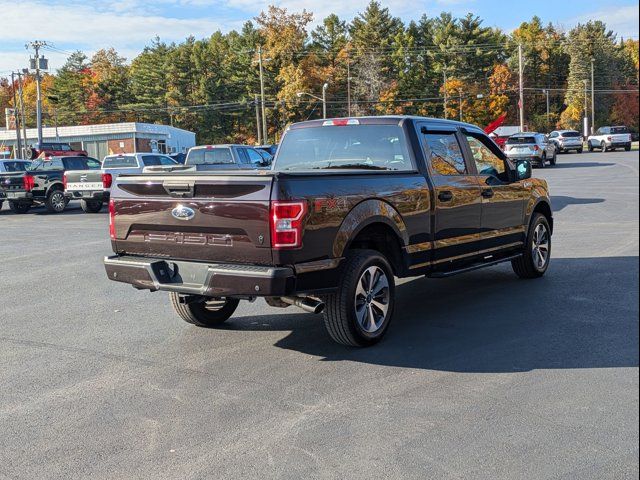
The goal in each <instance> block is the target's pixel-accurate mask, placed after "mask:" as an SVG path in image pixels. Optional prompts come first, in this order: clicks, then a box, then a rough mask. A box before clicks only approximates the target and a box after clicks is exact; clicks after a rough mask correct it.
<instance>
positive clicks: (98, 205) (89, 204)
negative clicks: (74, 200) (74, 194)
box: [80, 200, 102, 213]
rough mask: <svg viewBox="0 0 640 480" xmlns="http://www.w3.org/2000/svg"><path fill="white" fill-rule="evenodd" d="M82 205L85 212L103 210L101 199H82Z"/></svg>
mask: <svg viewBox="0 0 640 480" xmlns="http://www.w3.org/2000/svg"><path fill="white" fill-rule="evenodd" d="M80 206H81V207H82V211H83V212H85V213H98V212H99V211H100V210H102V202H101V201H100V200H80Z"/></svg>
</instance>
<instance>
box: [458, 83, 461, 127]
mask: <svg viewBox="0 0 640 480" xmlns="http://www.w3.org/2000/svg"><path fill="white" fill-rule="evenodd" d="M458 93H460V100H459V102H458V107H459V109H460V121H462V90H460V91H459V92H458Z"/></svg>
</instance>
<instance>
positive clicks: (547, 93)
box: [542, 88, 551, 129]
mask: <svg viewBox="0 0 640 480" xmlns="http://www.w3.org/2000/svg"><path fill="white" fill-rule="evenodd" d="M542 93H544V94H545V95H546V96H547V129H549V128H551V121H550V119H549V90H548V89H546V88H544V89H543V90H542Z"/></svg>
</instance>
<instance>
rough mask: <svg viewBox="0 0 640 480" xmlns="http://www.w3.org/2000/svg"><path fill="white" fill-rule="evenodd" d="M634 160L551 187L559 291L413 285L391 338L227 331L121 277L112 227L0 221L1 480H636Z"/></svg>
mask: <svg viewBox="0 0 640 480" xmlns="http://www.w3.org/2000/svg"><path fill="white" fill-rule="evenodd" d="M638 168H639V166H638V152H630V153H625V152H615V153H607V154H602V153H593V154H587V153H585V154H582V155H577V154H571V155H561V156H559V157H558V165H557V166H556V167H555V168H553V169H546V170H540V169H538V170H534V175H536V176H541V177H544V178H546V179H548V181H549V184H550V188H551V192H552V195H553V198H552V201H553V204H554V209H555V219H556V231H555V235H554V237H553V240H554V245H553V260H552V264H551V267H550V270H549V272H548V274H547V276H546V277H544V278H543V279H540V280H536V281H523V280H518V279H517V277H516V276H515V275H514V274H512V272H511V268H510V266H508V265H501V266H497V267H493V268H491V269H488V270H480V271H477V272H473V273H469V274H466V275H461V276H458V277H453V278H450V279H446V280H429V279H412V280H410V281H406V282H403V285H402V286H400V287H399V288H398V295H399V298H398V305H397V307H396V308H397V313H396V317H395V320H394V323H393V324H392V325H391V329H390V332H389V334H388V335H387V337H386V338H385V340H384V341H383V342H382V343H381V344H379V345H377V346H375V347H372V348H369V349H366V350H355V349H346V348H343V347H341V346H339V345H337V344H334V343H333V342H332V341H331V340H330V338H329V336H328V335H327V334H326V333H325V330H324V327H323V325H322V322H321V318H320V317H319V316H314V315H311V314H305V313H302V312H301V311H299V310H296V309H294V307H291V308H289V309H286V310H280V309H273V308H270V307H268V306H267V305H266V304H265V303H264V302H263V301H262V300H258V301H257V302H255V303H253V304H248V303H246V302H245V304H244V305H242V306H241V307H240V308H239V309H238V312H237V313H236V316H235V317H234V318H233V319H232V320H230V321H229V322H228V324H227V326H226V327H225V329H223V330H204V329H198V328H196V327H192V326H189V325H187V324H186V323H184V322H182V321H181V320H179V319H178V318H177V317H176V316H175V315H174V314H173V312H172V311H171V308H170V306H169V304H168V300H167V297H166V295H165V294H163V293H153V294H150V293H148V292H138V291H136V290H134V289H133V288H131V287H129V286H127V285H124V284H118V283H114V282H110V281H107V279H106V278H105V275H104V271H103V267H102V263H101V259H102V256H104V255H105V254H108V253H109V252H110V245H109V241H108V233H107V216H106V214H98V215H86V214H83V213H82V211H81V210H80V209H79V207H77V206H75V207H74V208H73V209H71V210H69V211H68V212H66V213H65V214H63V215H59V216H55V215H47V214H45V213H44V212H41V211H39V210H34V211H32V212H30V213H28V214H26V215H21V216H18V215H13V214H11V213H10V212H9V211H8V209H7V208H6V206H5V207H4V209H3V210H2V211H1V212H0V317H1V320H2V321H1V322H0V326H1V328H2V330H1V331H0V366H1V368H0V479H5V478H7V479H13V478H20V479H23V478H24V479H34V478H64V479H68V478H109V479H113V478H126V479H130V478H216V479H219V478H274V477H275V478H294V479H298V478H349V479H359V478H362V479H371V478H398V479H406V478H420V479H425V478H434V479H441V478H456V479H457V478H474V479H479V478H487V479H499V478H500V479H502V478H503V479H517V478H562V479H564V478H566V479H574V478H593V479H604V478H616V479H619V478H634V477H635V478H637V476H638Z"/></svg>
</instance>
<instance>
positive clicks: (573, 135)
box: [561, 132, 581, 138]
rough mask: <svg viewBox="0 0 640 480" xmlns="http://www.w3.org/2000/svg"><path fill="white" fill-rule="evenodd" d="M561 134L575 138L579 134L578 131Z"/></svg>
mask: <svg viewBox="0 0 640 480" xmlns="http://www.w3.org/2000/svg"><path fill="white" fill-rule="evenodd" d="M561 135H562V136H563V137H564V138H577V137H580V136H581V135H580V133H579V132H562V134H561Z"/></svg>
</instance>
